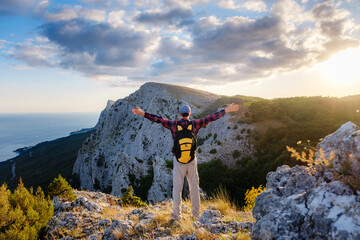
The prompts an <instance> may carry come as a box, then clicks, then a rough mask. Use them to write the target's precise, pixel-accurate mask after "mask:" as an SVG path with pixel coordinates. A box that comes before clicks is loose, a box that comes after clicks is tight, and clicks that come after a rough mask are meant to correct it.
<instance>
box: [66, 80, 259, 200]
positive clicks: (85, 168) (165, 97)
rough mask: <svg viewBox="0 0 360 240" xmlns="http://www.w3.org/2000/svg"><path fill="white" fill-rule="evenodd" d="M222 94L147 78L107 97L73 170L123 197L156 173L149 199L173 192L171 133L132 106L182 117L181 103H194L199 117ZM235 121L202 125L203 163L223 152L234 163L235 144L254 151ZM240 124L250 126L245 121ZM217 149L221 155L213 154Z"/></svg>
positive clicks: (90, 184)
mask: <svg viewBox="0 0 360 240" xmlns="http://www.w3.org/2000/svg"><path fill="white" fill-rule="evenodd" d="M219 97H220V96H218V95H215V94H212V93H208V92H204V91H199V90H195V89H190V88H185V87H180V86H173V85H166V84H158V83H146V84H144V85H143V86H142V87H140V89H139V90H138V91H136V92H134V93H132V94H131V95H129V96H128V97H126V98H124V99H119V100H117V101H115V102H112V101H108V104H107V106H106V108H105V109H104V110H103V112H102V113H101V116H100V118H99V121H98V123H97V125H96V131H95V133H93V134H92V135H91V136H90V137H89V138H88V139H87V140H86V141H85V142H84V144H83V146H82V147H81V149H80V150H79V152H78V156H77V160H76V162H75V164H74V169H73V173H74V174H77V175H78V177H79V179H80V184H81V187H82V188H85V189H89V190H97V189H100V190H102V191H106V192H109V193H111V194H113V195H117V196H121V195H122V190H123V189H126V188H127V187H128V186H129V185H136V184H140V180H141V179H142V178H144V177H145V176H149V174H150V175H151V174H153V184H152V186H151V188H150V190H149V192H148V200H151V201H162V200H164V199H166V198H168V197H170V196H171V186H172V172H171V169H170V168H168V167H167V166H166V162H165V159H167V160H171V159H172V158H173V156H172V154H171V152H170V150H171V147H172V143H173V139H172V135H171V133H170V131H169V130H168V129H165V128H163V127H162V126H161V125H160V124H156V123H152V122H151V121H149V120H148V119H146V118H144V117H142V116H136V115H134V114H133V113H132V112H131V109H132V108H134V107H135V106H139V107H141V108H142V109H143V110H144V111H146V112H149V113H153V114H157V115H160V116H162V117H164V118H166V119H180V117H179V116H178V112H179V108H180V106H182V105H184V104H188V105H190V106H191V109H192V114H193V116H195V115H197V114H199V113H201V112H202V111H203V110H204V109H205V108H206V107H208V106H209V105H210V104H211V103H213V102H214V101H215V100H216V99H217V98H219ZM233 125H234V123H232V122H231V116H230V115H226V116H225V117H223V118H221V119H219V120H217V121H216V122H213V123H210V124H209V125H208V126H207V127H206V128H204V129H202V130H200V132H199V135H198V139H200V138H202V139H204V144H203V145H202V146H200V148H201V153H200V154H198V159H199V162H200V163H201V162H206V161H210V160H211V159H213V158H214V157H218V158H220V159H222V160H223V161H224V162H225V163H226V164H227V165H229V166H231V165H233V164H234V160H233V159H232V157H231V153H232V152H233V151H234V150H235V149H237V150H239V151H240V153H241V154H242V155H244V156H249V155H253V153H254V152H253V151H254V150H253V149H254V148H253V147H252V145H251V144H250V143H249V142H248V140H247V139H246V138H242V139H241V140H236V135H237V133H236V132H234V131H233V129H232V126H233ZM238 126H239V124H238ZM240 127H243V128H251V126H249V125H246V124H244V126H240ZM215 134H216V137H215V138H216V139H214V135H215ZM209 136H212V137H209ZM219 142H220V143H221V145H220V144H219ZM214 148H215V149H217V154H215V155H214V154H210V153H209V152H210V150H211V149H214Z"/></svg>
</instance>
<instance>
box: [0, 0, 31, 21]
mask: <svg viewBox="0 0 360 240" xmlns="http://www.w3.org/2000/svg"><path fill="white" fill-rule="evenodd" d="M35 5H36V0H1V1H0V17H1V16H6V15H17V14H24V13H26V12H28V11H30V10H31V9H32V8H33V7H34V6H35Z"/></svg>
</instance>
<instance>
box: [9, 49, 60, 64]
mask: <svg viewBox="0 0 360 240" xmlns="http://www.w3.org/2000/svg"><path fill="white" fill-rule="evenodd" d="M11 52H12V53H11V54H9V55H8V57H10V58H14V59H17V60H20V61H22V62H25V63H27V65H28V66H30V67H35V66H41V67H54V66H55V61H54V59H53V58H54V57H55V56H56V54H57V53H58V51H57V49H56V48H54V47H52V46H48V45H33V44H31V43H26V44H21V43H20V44H16V46H15V47H14V49H12V51H11Z"/></svg>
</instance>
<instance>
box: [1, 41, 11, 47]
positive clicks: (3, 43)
mask: <svg viewBox="0 0 360 240" xmlns="http://www.w3.org/2000/svg"><path fill="white" fill-rule="evenodd" d="M9 44H11V42H9V41H7V40H3V39H0V49H1V48H5V46H6V45H9Z"/></svg>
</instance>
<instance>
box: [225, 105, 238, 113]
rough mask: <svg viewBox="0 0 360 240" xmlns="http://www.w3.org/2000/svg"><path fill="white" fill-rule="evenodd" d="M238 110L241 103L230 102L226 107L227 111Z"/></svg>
mask: <svg viewBox="0 0 360 240" xmlns="http://www.w3.org/2000/svg"><path fill="white" fill-rule="evenodd" d="M237 110H239V105H237V104H234V103H232V104H230V105H229V106H227V107H226V108H225V112H226V113H228V112H236V111H237Z"/></svg>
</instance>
